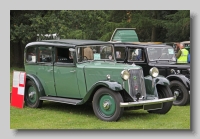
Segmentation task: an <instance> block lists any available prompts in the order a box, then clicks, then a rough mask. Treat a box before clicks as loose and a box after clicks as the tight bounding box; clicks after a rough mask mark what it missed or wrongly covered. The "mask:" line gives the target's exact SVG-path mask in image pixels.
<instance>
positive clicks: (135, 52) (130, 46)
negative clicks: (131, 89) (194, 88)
mask: <svg viewBox="0 0 200 139" xmlns="http://www.w3.org/2000/svg"><path fill="white" fill-rule="evenodd" d="M113 43H114V42H113ZM114 46H115V47H114V49H115V55H116V60H117V61H118V62H119V63H126V64H135V65H139V66H141V67H142V68H143V72H144V76H147V75H149V69H150V68H152V67H157V68H158V69H159V74H160V75H163V76H165V77H166V78H167V79H168V80H169V81H170V88H171V90H172V92H173V93H175V92H178V93H179V96H178V98H177V99H176V100H175V101H174V102H173V104H174V105H178V106H183V105H186V104H187V103H188V102H189V101H190V64H187V63H186V64H178V63H176V57H175V52H174V49H173V47H172V46H169V45H164V44H150V43H137V44H136V43H135V44H134V43H120V42H118V43H114Z"/></svg>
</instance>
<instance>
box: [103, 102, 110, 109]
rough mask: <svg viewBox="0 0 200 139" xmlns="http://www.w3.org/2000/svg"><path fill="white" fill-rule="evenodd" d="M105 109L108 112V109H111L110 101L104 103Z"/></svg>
mask: <svg viewBox="0 0 200 139" xmlns="http://www.w3.org/2000/svg"><path fill="white" fill-rule="evenodd" d="M103 108H104V109H105V110H108V109H109V108H110V103H109V102H108V101H105V102H104V103H103Z"/></svg>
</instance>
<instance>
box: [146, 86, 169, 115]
mask: <svg viewBox="0 0 200 139" xmlns="http://www.w3.org/2000/svg"><path fill="white" fill-rule="evenodd" d="M157 92H158V98H159V99H162V98H169V97H173V95H172V92H171V90H170V88H169V86H161V85H158V86H157ZM172 104H173V102H172V101H171V102H164V103H163V107H162V109H157V110H149V111H148V112H149V113H157V114H166V113H167V112H168V111H169V110H170V109H171V107H172Z"/></svg>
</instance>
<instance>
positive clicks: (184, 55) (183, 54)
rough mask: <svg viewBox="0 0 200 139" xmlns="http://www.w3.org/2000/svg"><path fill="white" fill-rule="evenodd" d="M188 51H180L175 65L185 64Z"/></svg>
mask: <svg viewBox="0 0 200 139" xmlns="http://www.w3.org/2000/svg"><path fill="white" fill-rule="evenodd" d="M187 57H188V50H186V49H181V56H180V57H179V58H178V59H177V63H187Z"/></svg>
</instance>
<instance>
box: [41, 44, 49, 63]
mask: <svg viewBox="0 0 200 139" xmlns="http://www.w3.org/2000/svg"><path fill="white" fill-rule="evenodd" d="M38 62H52V47H51V46H50V47H49V46H48V47H46V46H39V47H38Z"/></svg>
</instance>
